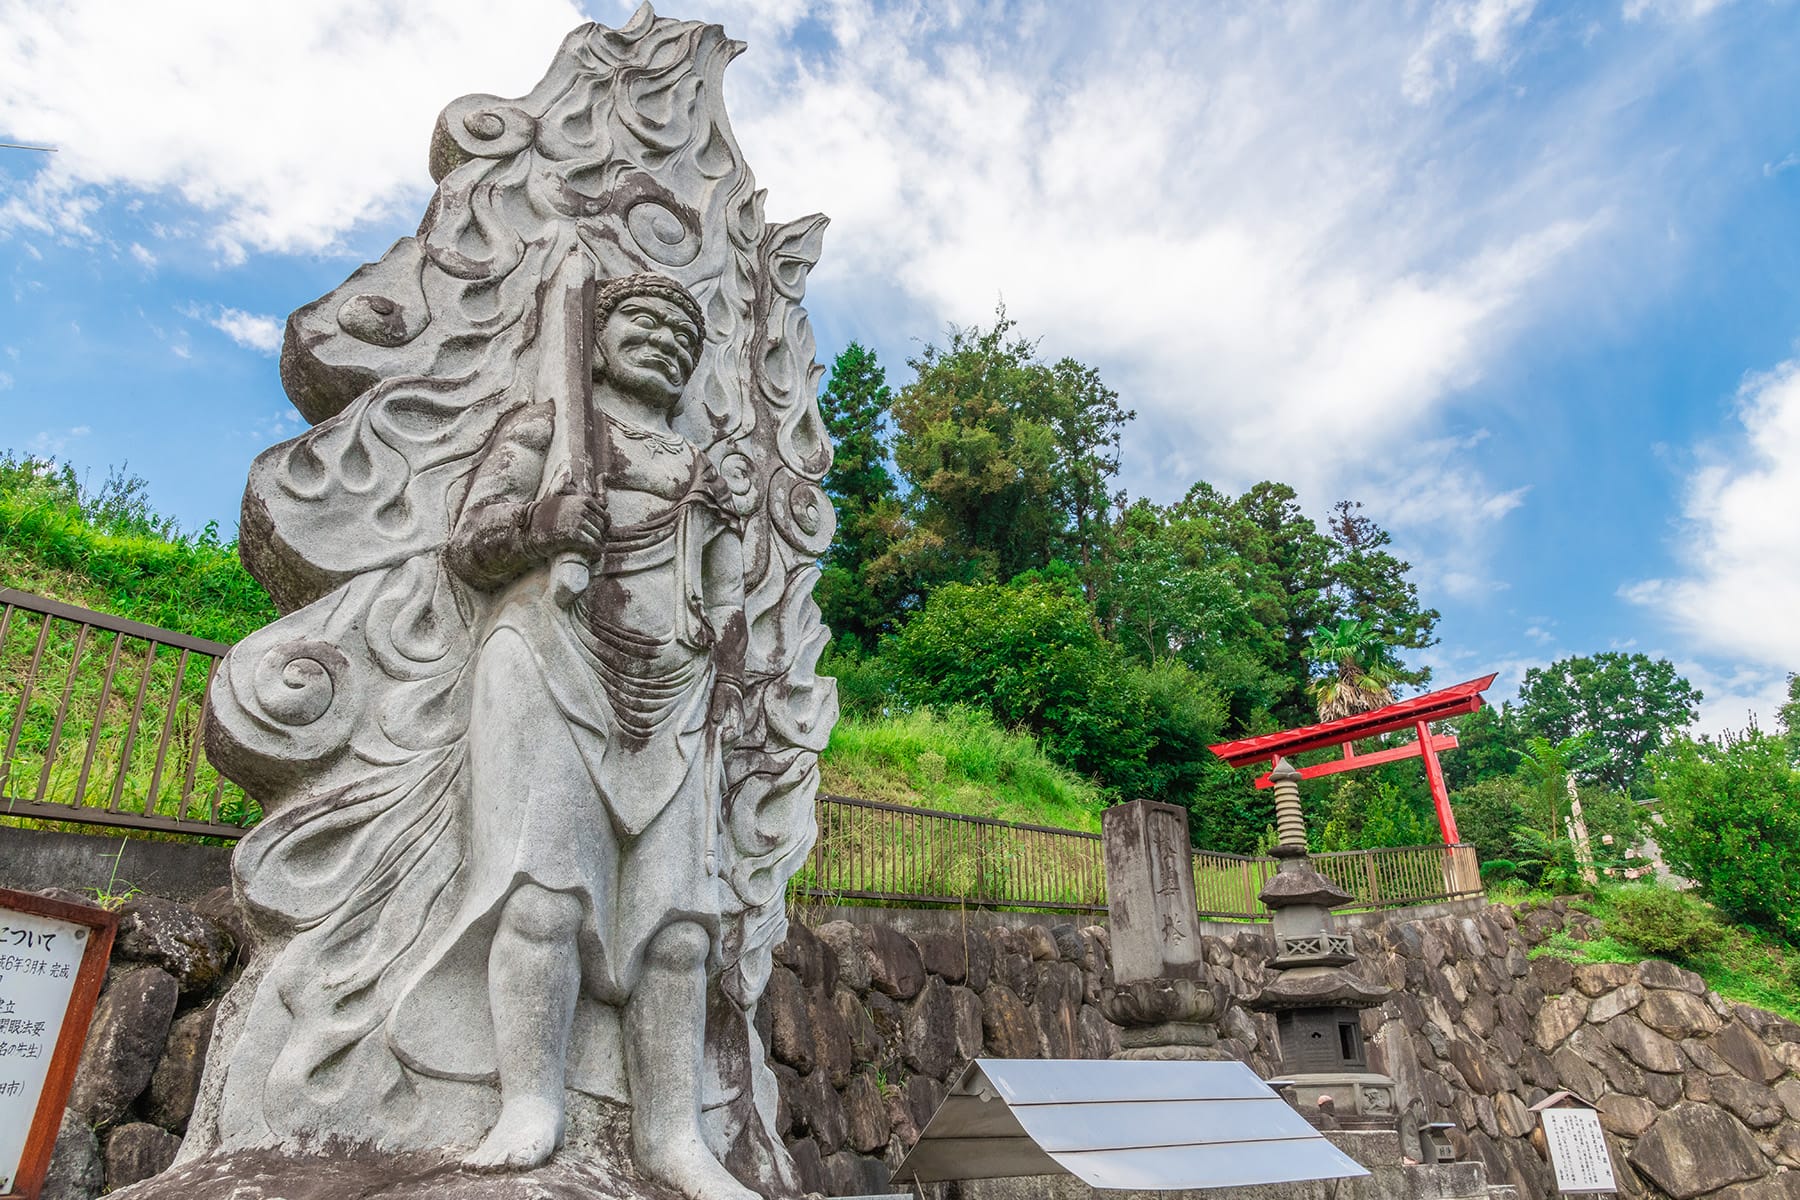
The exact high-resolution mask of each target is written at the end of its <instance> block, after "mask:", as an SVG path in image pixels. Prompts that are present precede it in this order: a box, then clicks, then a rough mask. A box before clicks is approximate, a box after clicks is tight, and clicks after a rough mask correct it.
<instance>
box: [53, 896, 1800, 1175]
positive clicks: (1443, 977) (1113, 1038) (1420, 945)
mask: <svg viewBox="0 0 1800 1200" xmlns="http://www.w3.org/2000/svg"><path fill="white" fill-rule="evenodd" d="M58 895H59V897H60V898H62V899H78V897H74V896H72V895H70V894H68V893H58ZM806 915H807V914H806V913H805V912H804V911H803V912H802V913H801V917H802V920H800V921H797V922H796V923H795V925H794V927H793V931H792V933H791V934H790V936H789V938H788V940H787V941H786V942H785V943H784V944H783V945H782V946H781V947H780V950H779V952H778V954H777V964H776V966H775V969H774V972H773V974H772V976H771V979H770V982H769V988H768V992H767V1000H766V1002H765V1003H764V1005H763V1006H762V1010H761V1012H760V1014H759V1020H758V1025H759V1029H760V1031H761V1033H762V1034H763V1037H764V1040H765V1042H766V1043H767V1044H768V1046H769V1054H770V1063H771V1065H772V1067H773V1068H774V1070H775V1073H776V1075H777V1076H778V1077H779V1079H780V1082H781V1101H782V1103H781V1111H780V1115H779V1121H780V1125H781V1129H782V1132H783V1134H784V1136H785V1137H786V1139H787V1141H788V1144H789V1146H790V1147H791V1149H792V1151H793V1153H794V1158H795V1161H796V1162H797V1163H798V1164H799V1167H800V1170H801V1173H802V1175H803V1176H804V1177H805V1179H806V1181H807V1182H808V1184H809V1185H810V1186H812V1187H816V1188H819V1189H820V1190H822V1191H824V1192H826V1193H827V1194H837V1195H842V1194H847V1193H848V1194H854V1193H859V1192H862V1193H868V1192H879V1191H881V1190H883V1189H884V1187H885V1185H886V1184H887V1181H888V1173H889V1171H890V1170H891V1168H892V1167H893V1166H895V1165H897V1164H898V1162H899V1160H900V1157H901V1156H902V1155H903V1154H904V1152H905V1148H906V1147H907V1146H909V1145H910V1144H911V1142H912V1140H913V1139H914V1138H915V1137H917V1135H918V1130H919V1129H920V1127H921V1126H923V1124H924V1123H925V1122H926V1121H927V1120H928V1119H929V1117H930V1115H931V1113H932V1112H933V1111H934V1110H935V1109H936V1107H937V1105H938V1103H939V1102H940V1101H941V1100H942V1098H943V1095H944V1091H945V1088H946V1086H947V1084H949V1083H951V1082H953V1081H954V1080H955V1078H956V1077H957V1075H958V1074H959V1073H960V1071H961V1069H962V1067H963V1065H964V1064H965V1063H966V1062H967V1061H968V1060H969V1059H971V1058H974V1057H977V1056H988V1057H1000V1058H1037V1057H1056V1058H1103V1057H1106V1056H1108V1055H1110V1054H1112V1053H1113V1052H1114V1051H1115V1050H1116V1049H1117V1048H1118V1033H1117V1030H1116V1029H1115V1028H1114V1027H1113V1026H1112V1025H1111V1024H1110V1023H1109V1022H1107V1021H1106V1019H1105V1018H1104V1017H1103V1016H1102V1015H1101V1012H1100V1009H1099V1007H1098V1002H1099V998H1100V994H1101V990H1102V988H1103V987H1104V986H1105V985H1106V983H1107V982H1108V977H1109V972H1110V967H1109V963H1108V957H1109V956H1108V944H1107V934H1106V930H1105V929H1104V928H1102V927H1100V926H1087V927H1085V928H1077V927H1076V926H1075V925H1074V924H1073V923H1054V924H1050V925H1046V924H1043V923H1041V922H1038V921H1035V920H1033V921H1027V922H1023V923H1021V924H1019V925H1017V926H1012V925H1007V924H987V923H985V922H981V921H977V922H970V923H969V924H968V925H967V926H964V925H963V924H962V923H961V922H956V923H954V924H950V925H948V926H946V927H942V928H935V929H930V928H921V927H920V923H916V922H915V923H913V925H912V929H913V932H912V934H911V935H910V936H909V935H908V934H905V933H902V932H900V931H899V930H897V929H895V928H894V927H893V924H892V923H884V922H881V921H879V920H859V921H857V922H855V923H852V922H850V921H846V920H830V921H826V922H824V923H821V924H818V925H817V926H816V927H809V926H808V925H807V924H806V923H805V920H804V918H805V916H806ZM826 915H833V914H826ZM859 915H860V914H859ZM121 918H122V920H121V926H120V932H119V938H118V942H117V944H116V946H115V949H114V954H113V964H112V969H111V970H110V972H109V973H108V976H107V983H106V989H105V991H104V992H103V993H102V996H101V1000H100V1004H99V1006H98V1007H97V1008H96V1010H95V1014H94V1019H93V1024H92V1025H91V1026H90V1029H89V1035H88V1045H87V1049H86V1051H85V1052H84V1054H83V1057H82V1063H81V1069H80V1072H79V1073H78V1075H77V1079H76V1085H75V1089H74V1092H73V1094H72V1096H71V1101H70V1107H69V1110H68V1112H67V1113H66V1114H65V1117H64V1123H63V1130H62V1136H61V1137H60V1138H59V1140H58V1144H57V1155H56V1161H55V1162H54V1163H53V1166H52V1171H51V1179H50V1181H49V1184H48V1186H47V1187H46V1189H45V1192H44V1200H92V1198H93V1197H95V1196H97V1195H99V1194H100V1192H101V1191H102V1189H103V1188H116V1187H121V1186H123V1185H125V1184H127V1183H130V1182H133V1181H135V1180H137V1179H140V1178H143V1177H146V1176H148V1175H150V1174H153V1173H155V1172H156V1171H158V1170H160V1169H161V1168H162V1167H163V1166H164V1165H166V1164H167V1163H168V1161H169V1160H170V1159H171V1158H172V1157H173V1155H174V1152H175V1148H176V1146H177V1145H179V1138H180V1135H181V1133H182V1131H183V1130H184V1129H185V1128H186V1124H187V1119H188V1115H189V1113H190V1112H191V1110H192V1106H193V1099H194V1093H195V1089H196V1087H197V1084H198V1080H199V1074H200V1068H201V1066H202V1064H203V1062H204V1059H205V1054H206V1047H207V1041H208V1037H209V1035H210V1032H211V1027H212V1016H213V1011H214V1008H215V1002H216V1000H217V998H218V996H219V995H220V994H221V992H222V991H223V989H224V988H225V987H226V986H227V985H228V983H229V981H230V979H231V977H232V974H233V972H234V969H235V964H236V958H237V955H236V947H237V945H238V933H239V932H240V927H239V926H238V925H237V923H236V916H235V914H234V913H233V912H232V910H231V908H230V905H229V900H228V897H227V896H226V895H225V894H224V893H223V892H217V893H214V894H212V895H209V896H207V897H205V898H204V899H202V900H200V901H199V902H197V903H196V904H195V905H194V906H193V907H191V908H190V907H187V906H183V905H179V904H174V903H172V902H169V901H165V900H158V899H154V898H151V897H145V896H139V897H136V898H134V899H133V900H132V901H131V902H130V903H128V904H127V905H126V906H125V907H124V908H123V909H122V910H121ZM1594 925H1595V923H1594V921H1593V919H1592V918H1590V917H1588V916H1586V915H1585V914H1582V913H1579V912H1574V911H1571V910H1569V909H1568V908H1567V907H1566V906H1565V905H1562V904H1561V903H1560V902H1559V903H1557V904H1553V905H1551V906H1548V907H1545V908H1540V909H1535V910H1525V911H1522V912H1521V913H1519V914H1518V915H1517V916H1515V914H1513V913H1512V912H1510V911H1508V910H1506V909H1499V908H1494V909H1488V910H1486V911H1483V912H1479V913H1476V914H1474V915H1462V916H1458V915H1454V914H1451V915H1440V916H1434V917H1431V918H1429V919H1425V920H1409V919H1406V914H1401V913H1397V914H1391V915H1390V917H1389V919H1388V920H1387V921H1386V922H1384V923H1381V924H1365V925H1363V927H1361V928H1359V929H1357V930H1356V931H1355V934H1354V936H1355V939H1356V944H1357V948H1358V950H1359V951H1360V953H1361V954H1362V956H1363V964H1364V965H1363V967H1362V969H1363V970H1364V972H1365V973H1366V974H1367V975H1368V976H1369V977H1370V978H1372V979H1376V980H1379V981H1380V982H1383V983H1386V984H1388V985H1389V986H1392V987H1394V988H1396V989H1399V994H1397V995H1395V996H1394V997H1393V998H1392V999H1391V1000H1390V1001H1389V1002H1388V1003H1387V1004H1385V1005H1383V1006H1382V1007H1380V1008H1377V1009H1372V1010H1370V1011H1368V1012H1367V1013H1365V1014H1364V1028H1365V1031H1366V1032H1367V1034H1368V1035H1369V1038H1370V1046H1371V1058H1372V1059H1373V1061H1374V1065H1375V1066H1376V1067H1377V1069H1381V1070H1385V1071H1387V1072H1388V1073H1389V1074H1391V1075H1393V1076H1394V1078H1395V1080H1396V1082H1397V1084H1398V1089H1399V1100H1400V1103H1401V1105H1402V1107H1403V1108H1404V1109H1405V1110H1406V1111H1407V1113H1408V1116H1409V1120H1410V1121H1411V1122H1420V1121H1439V1120H1448V1121H1454V1122H1455V1123H1456V1124H1457V1125H1458V1127H1459V1128H1458V1130H1457V1132H1456V1135H1455V1136H1456V1139H1457V1140H1458V1143H1459V1146H1460V1148H1461V1149H1462V1150H1463V1152H1464V1153H1465V1154H1466V1155H1468V1156H1471V1157H1476V1158H1479V1159H1481V1160H1482V1161H1483V1162H1484V1163H1485V1164H1486V1166H1487V1169H1488V1176H1489V1179H1490V1181H1492V1182H1494V1183H1511V1184H1514V1185H1515V1186H1517V1187H1518V1189H1519V1194H1520V1196H1521V1197H1523V1198H1525V1200H1538V1198H1541V1200H1548V1198H1549V1197H1551V1196H1553V1195H1554V1188H1553V1180H1552V1176H1551V1174H1550V1171H1549V1167H1548V1164H1547V1162H1546V1160H1545V1158H1544V1156H1543V1151H1542V1149H1541V1135H1538V1134H1536V1133H1535V1132H1534V1131H1535V1126H1536V1121H1535V1119H1534V1116H1533V1114H1531V1113H1530V1112H1529V1111H1528V1107H1529V1105H1531V1104H1533V1103H1535V1102H1537V1101H1538V1100H1541V1099H1542V1098H1544V1097H1545V1096H1546V1095H1548V1094H1549V1093H1550V1092H1552V1091H1557V1090H1561V1089H1570V1090H1573V1091H1575V1092H1577V1093H1579V1094H1581V1095H1583V1096H1585V1097H1586V1098H1588V1099H1590V1100H1592V1101H1594V1102H1595V1103H1596V1104H1597V1105H1598V1107H1599V1109H1600V1114H1601V1121H1602V1123H1603V1125H1604V1126H1605V1128H1606V1129H1607V1131H1608V1136H1609V1139H1610V1140H1611V1141H1612V1144H1613V1148H1614V1159H1615V1162H1616V1163H1617V1164H1618V1165H1619V1166H1620V1168H1621V1170H1622V1178H1621V1185H1622V1188H1623V1194H1624V1195H1626V1196H1629V1197H1646V1198H1657V1197H1675V1198H1676V1200H1690V1198H1693V1197H1701V1196H1705V1197H1709V1200H1775V1198H1777V1197H1780V1198H1782V1200H1796V1198H1800V1170H1790V1169H1789V1168H1800V1026H1796V1025H1794V1024H1793V1023H1791V1022H1788V1021H1784V1020H1782V1019H1781V1018H1779V1017H1776V1016H1773V1015H1771V1014H1769V1013H1767V1012H1764V1011H1762V1010H1760V1009H1755V1008H1750V1007H1748V1006H1744V1005H1737V1004H1732V1003H1730V1002H1728V1001H1725V1000H1723V999H1721V998H1720V997H1719V996H1718V995H1716V994H1714V993H1711V992H1708V991H1707V990H1706V988H1705V985H1704V984H1703V983H1702V982H1701V981H1700V979H1699V977H1698V976H1695V975H1692V974H1690V973H1689V972H1686V971H1683V970H1680V969H1679V968H1676V967H1673V966H1670V965H1668V964H1666V963H1659V962H1646V963H1641V964H1637V965H1635V966H1615V965H1587V966H1579V967H1571V966H1570V965H1569V964H1567V963H1563V962H1559V961H1557V960H1555V959H1550V958H1539V959H1535V960H1533V959H1529V958H1528V951H1529V950H1530V949H1531V948H1532V947H1533V946H1536V945H1538V944H1540V943H1541V942H1543V941H1544V940H1545V939H1546V938H1548V937H1549V936H1550V935H1551V934H1553V933H1555V932H1558V931H1563V932H1566V933H1567V934H1569V936H1571V937H1574V938H1576V939H1577V940H1581V939H1584V938H1586V937H1588V936H1590V935H1591V932H1592V930H1593V928H1594ZM1269 953H1270V945H1269V941H1268V938H1267V936H1266V933H1265V932H1264V931H1263V930H1262V929H1261V928H1259V927H1254V926H1251V927H1246V928H1244V929H1241V930H1237V931H1235V932H1232V933H1230V934H1228V935H1221V936H1209V937H1208V938H1207V940H1206V957H1207V962H1208V963H1209V965H1210V966H1211V968H1212V970H1213V972H1214V974H1215V979H1216V981H1217V983H1218V984H1219V985H1220V986H1222V987H1223V988H1225V989H1227V990H1229V991H1230V992H1232V993H1233V994H1236V995H1239V996H1244V995H1248V994H1250V993H1252V992H1253V991H1255V990H1256V989H1257V988H1258V987H1260V986H1261V984H1262V982H1263V981H1264V978H1265V975H1266V972H1265V971H1264V970H1263V967H1262V963H1263V961H1264V960H1265V959H1266V958H1267V957H1268V955H1269ZM1222 1032H1223V1034H1224V1045H1225V1046H1226V1047H1227V1048H1228V1049H1229V1050H1230V1051H1231V1052H1232V1053H1234V1054H1235V1055H1236V1056H1238V1057H1239V1058H1241V1059H1243V1060H1244V1061H1245V1062H1247V1063H1249V1064H1250V1066H1251V1067H1252V1068H1253V1069H1254V1070H1256V1071H1257V1072H1258V1073H1259V1074H1261V1075H1263V1076H1264V1077H1265V1078H1268V1077H1273V1076H1274V1075H1276V1074H1277V1073H1278V1072H1279V1069H1280V1064H1279V1062H1277V1061H1272V1060H1271V1054H1272V1052H1273V1048H1274V1045H1275V1041H1274V1028H1273V1024H1272V1022H1271V1021H1270V1019H1269V1018H1267V1017H1265V1016H1260V1015H1257V1014H1253V1013H1250V1012H1248V1011H1247V1010H1245V1009H1242V1008H1240V1007H1237V1006H1235V1005H1233V1006H1232V1007H1230V1008H1229V1010H1228V1011H1227V1014H1226V1016H1225V1018H1224V1020H1223V1022H1222ZM1403 1141H1404V1139H1403Z"/></svg>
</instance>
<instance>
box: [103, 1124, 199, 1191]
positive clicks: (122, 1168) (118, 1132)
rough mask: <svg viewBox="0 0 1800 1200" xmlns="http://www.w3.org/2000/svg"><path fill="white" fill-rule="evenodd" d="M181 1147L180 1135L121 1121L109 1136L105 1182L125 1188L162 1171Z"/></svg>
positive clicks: (108, 1185)
mask: <svg viewBox="0 0 1800 1200" xmlns="http://www.w3.org/2000/svg"><path fill="white" fill-rule="evenodd" d="M180 1149H181V1139H180V1138H178V1137H176V1136H175V1135H174V1134H172V1133H169V1132H167V1131H166V1130H162V1129H158V1128H157V1127H156V1126H154V1125H148V1124H145V1123H144V1122H142V1121H134V1122H132V1123H131V1124H129V1125H121V1126H119V1127H118V1128H117V1129H115V1130H113V1131H112V1133H110V1134H108V1135H107V1138H106V1186H107V1187H108V1188H109V1189H117V1188H122V1187H126V1186H128V1185H130V1184H134V1183H136V1182H137V1181H138V1180H140V1179H148V1178H150V1177H151V1176H152V1175H157V1174H160V1173H162V1172H163V1171H166V1170H168V1169H169V1164H170V1163H172V1162H174V1161H175V1152H176V1151H177V1150H180Z"/></svg>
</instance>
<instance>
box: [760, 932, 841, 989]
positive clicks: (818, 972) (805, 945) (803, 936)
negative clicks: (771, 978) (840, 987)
mask: <svg viewBox="0 0 1800 1200" xmlns="http://www.w3.org/2000/svg"><path fill="white" fill-rule="evenodd" d="M775 961H776V962H778V963H780V964H781V965H782V966H784V967H786V968H787V969H788V970H790V971H792V972H793V973H794V974H795V975H798V976H799V977H800V983H801V984H802V986H805V987H809V988H823V989H824V990H825V993H826V994H827V995H829V994H830V993H831V992H832V990H833V989H835V988H836V987H837V952H836V951H834V950H833V949H832V948H831V947H830V945H828V944H827V943H825V942H824V941H822V940H820V938H819V936H818V935H817V934H815V933H814V932H813V931H812V930H810V929H808V928H807V927H806V926H805V925H802V924H801V923H800V922H798V921H790V922H788V933H787V937H785V938H783V939H782V940H781V941H780V942H778V943H776V946H775Z"/></svg>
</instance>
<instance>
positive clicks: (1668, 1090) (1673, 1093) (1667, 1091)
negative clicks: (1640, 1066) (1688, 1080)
mask: <svg viewBox="0 0 1800 1200" xmlns="http://www.w3.org/2000/svg"><path fill="white" fill-rule="evenodd" d="M1682 1081H1683V1077H1682V1076H1680V1075H1663V1074H1659V1073H1658V1072H1656V1071H1645V1072H1644V1095H1645V1096H1648V1097H1649V1098H1650V1103H1652V1104H1654V1105H1656V1107H1658V1108H1668V1107H1669V1106H1671V1105H1673V1104H1676V1103H1678V1102H1679V1101H1680V1100H1681V1098H1682V1095H1683V1090H1682Z"/></svg>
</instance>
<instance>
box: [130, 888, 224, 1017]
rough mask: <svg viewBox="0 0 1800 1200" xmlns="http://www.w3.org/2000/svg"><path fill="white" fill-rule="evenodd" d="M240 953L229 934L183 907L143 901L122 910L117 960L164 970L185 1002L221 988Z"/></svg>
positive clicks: (136, 900) (152, 899)
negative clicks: (192, 997) (188, 997)
mask: <svg viewBox="0 0 1800 1200" xmlns="http://www.w3.org/2000/svg"><path fill="white" fill-rule="evenodd" d="M236 950H237V946H236V943H234V942H233V941H232V938H231V935H230V934H229V933H227V932H226V931H225V930H224V929H222V928H220V927H219V926H218V925H216V924H214V923H213V922H212V921H209V920H207V919H206V918H205V917H203V916H201V915H200V914H199V913H197V912H195V911H194V910H193V909H191V908H189V907H188V906H187V905H185V904H176V903H175V902H174V901H172V900H161V899H158V898H157V897H155V896H142V895H140V896H134V897H132V898H131V899H130V900H129V901H127V902H126V904H125V906H124V907H123V908H121V909H120V910H119V932H118V934H117V935H116V936H115V937H114V940H113V958H114V959H115V960H118V961H123V962H141V963H148V964H149V965H151V966H156V967H161V968H162V969H163V970H165V971H167V972H168V973H169V974H170V975H171V976H173V977H174V979H175V982H176V983H177V984H179V985H180V988H181V994H182V995H184V996H194V995H201V994H204V993H206V992H209V991H211V990H212V989H213V988H215V987H217V986H218V985H219V984H221V983H223V982H224V981H225V975H226V972H227V971H229V970H230V969H231V961H232V956H233V954H234V953H235V952H236Z"/></svg>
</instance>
